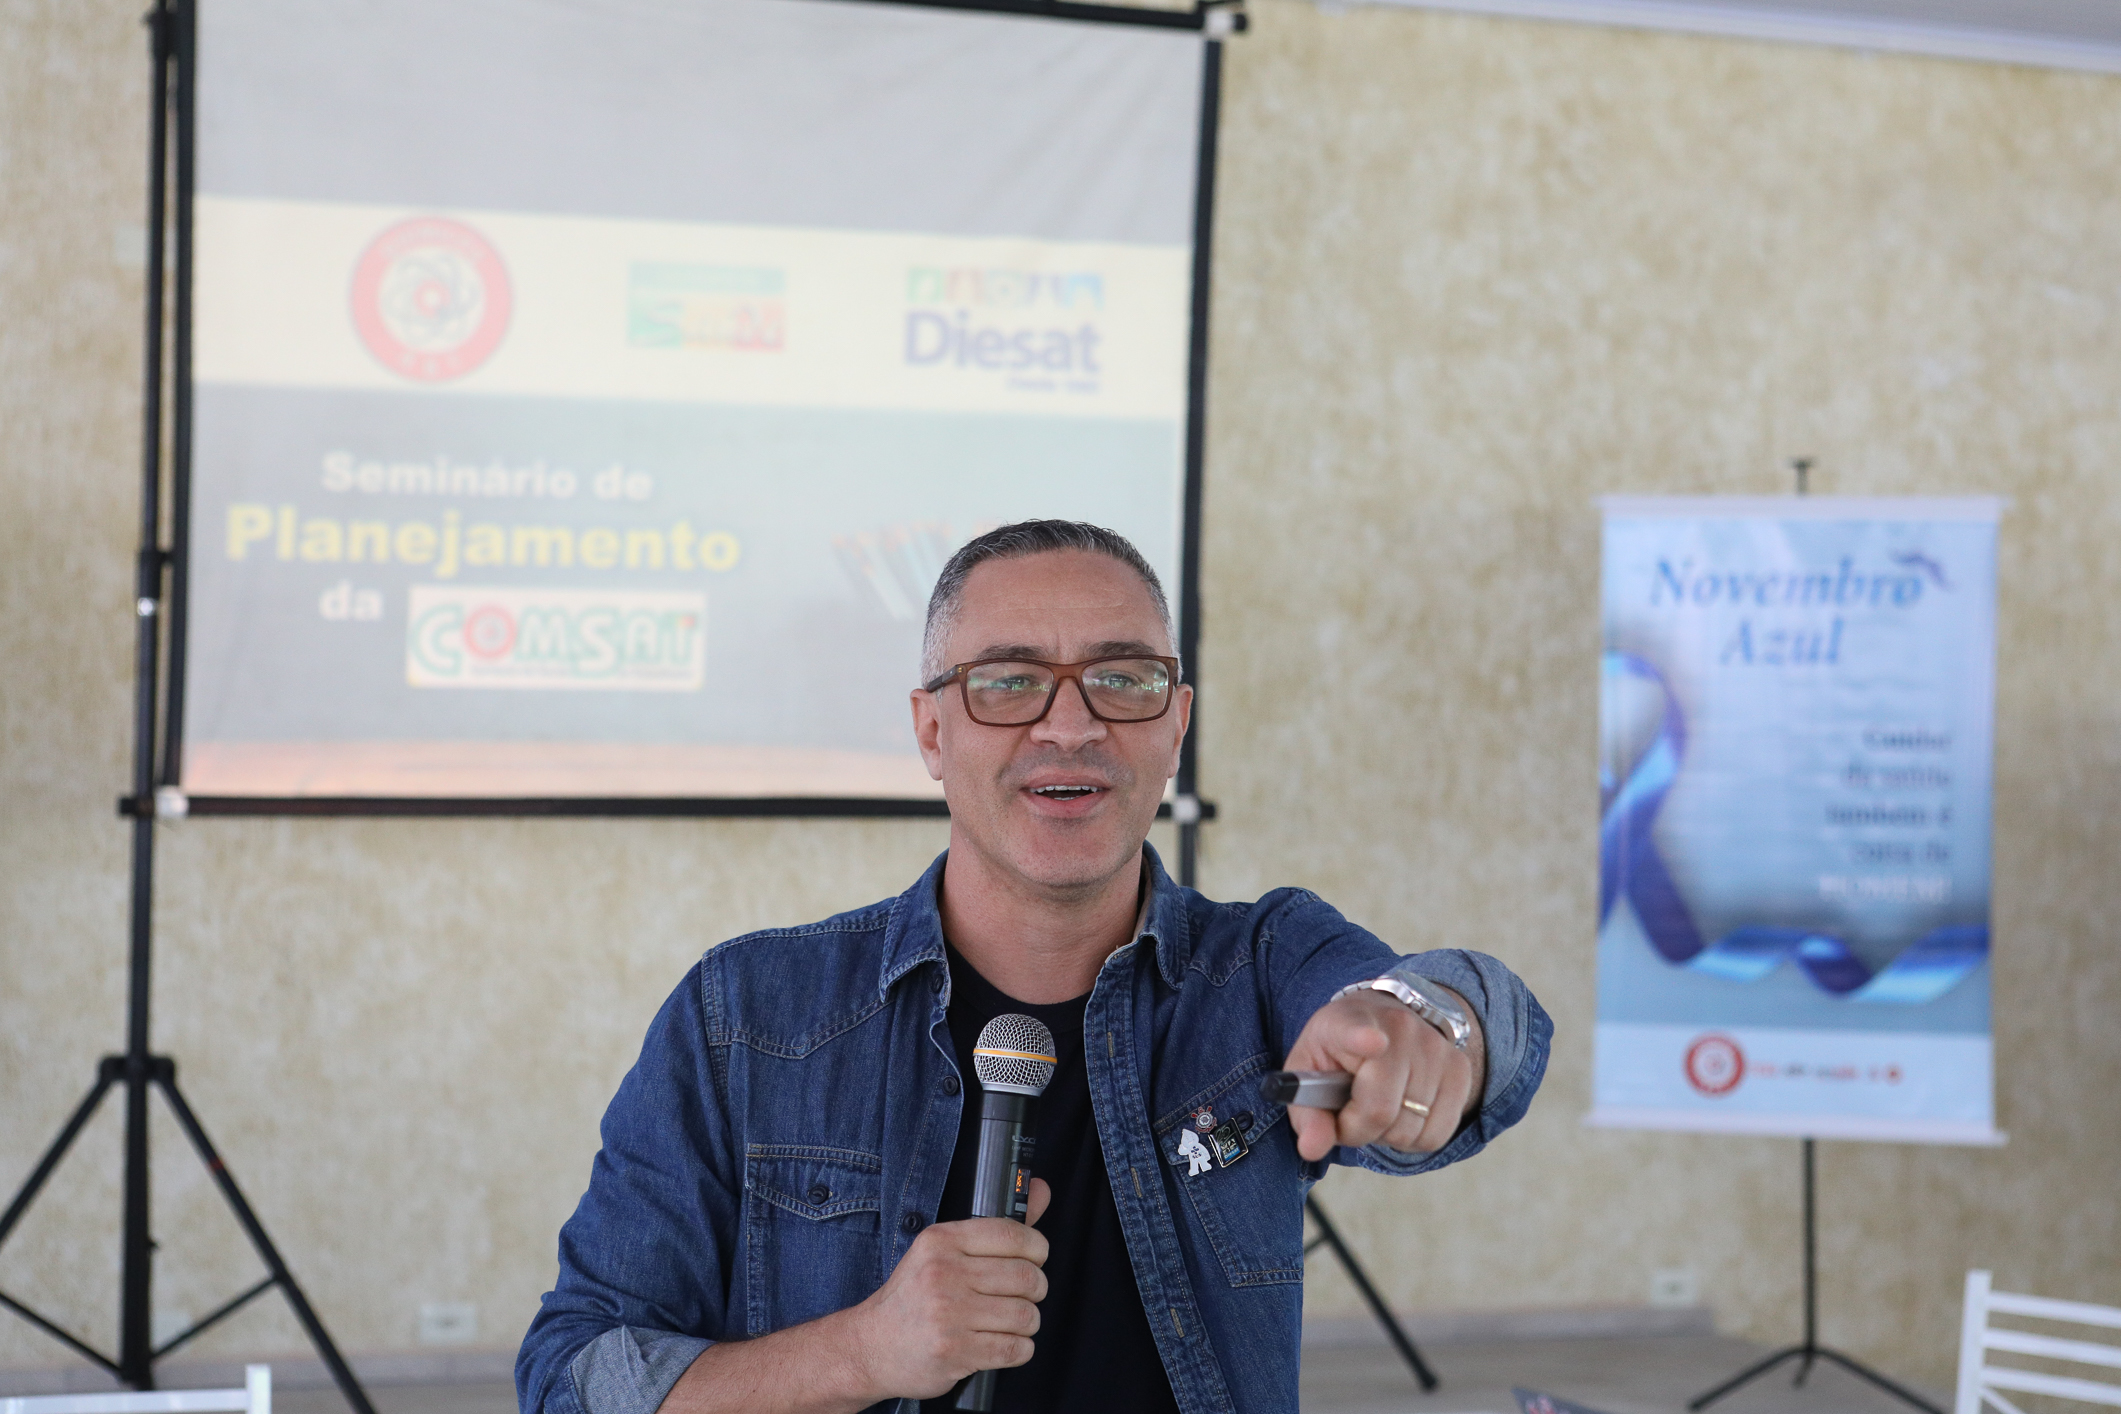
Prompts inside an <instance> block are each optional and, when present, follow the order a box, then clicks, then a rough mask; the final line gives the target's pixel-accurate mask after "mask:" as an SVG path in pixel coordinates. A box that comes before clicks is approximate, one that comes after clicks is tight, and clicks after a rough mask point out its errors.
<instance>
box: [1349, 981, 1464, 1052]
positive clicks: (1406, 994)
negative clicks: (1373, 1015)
mask: <svg viewBox="0 0 2121 1414" xmlns="http://www.w3.org/2000/svg"><path fill="white" fill-rule="evenodd" d="M1427 980H1428V979H1426V978H1420V977H1415V978H1409V977H1404V976H1393V975H1390V974H1387V975H1385V976H1383V977H1373V978H1371V979H1370V980H1369V981H1367V982H1356V983H1353V984H1351V985H1349V986H1346V987H1343V988H1341V989H1340V990H1339V991H1337V992H1335V993H1334V994H1333V996H1332V1000H1333V1001H1336V1002H1337V1001H1339V1000H1340V999H1341V998H1342V997H1345V996H1347V995H1348V994H1349V993H1350V992H1383V993H1384V994H1385V995H1386V996H1388V997H1397V998H1398V999H1399V1000H1400V1001H1403V1002H1405V1003H1406V1004H1407V1005H1408V1006H1410V1007H1412V1008H1413V1009H1414V1014H1415V1015H1416V1016H1418V1017H1420V1018H1421V1019H1422V1020H1423V1021H1426V1022H1428V1023H1429V1025H1431V1026H1433V1027H1435V1028H1436V1029H1437V1030H1438V1031H1441V1032H1442V1033H1443V1037H1444V1039H1445V1040H1446V1041H1449V1042H1450V1043H1451V1044H1452V1045H1454V1046H1456V1047H1458V1049H1459V1050H1461V1051H1462V1050H1464V1049H1465V1048H1466V1042H1467V1041H1468V1040H1470V1039H1472V1036H1473V1024H1472V1023H1471V1022H1470V1021H1467V1020H1466V1014H1465V1013H1464V1012H1463V1011H1460V1010H1459V1009H1458V1007H1457V1005H1456V1004H1455V1003H1453V1002H1449V1001H1446V1000H1444V999H1443V998H1442V997H1440V996H1433V995H1431V994H1430V993H1428V992H1426V991H1424V990H1423V989H1422V987H1421V986H1420V984H1421V983H1422V982H1425V981H1427ZM1429 985H1430V986H1431V987H1433V986H1435V985H1436V984H1435V983H1433V982H1430V983H1429Z"/></svg>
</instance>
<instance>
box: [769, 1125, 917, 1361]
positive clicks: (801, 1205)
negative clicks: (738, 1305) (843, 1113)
mask: <svg viewBox="0 0 2121 1414" xmlns="http://www.w3.org/2000/svg"><path fill="white" fill-rule="evenodd" d="M883 1207H884V1165H883V1160H881V1159H880V1158H878V1157H877V1156H876V1155H874V1154H865V1153H862V1152H860V1151H858V1150H854V1149H834V1148H828V1147H825V1146H821V1145H819V1146H813V1145H799V1144H752V1145H749V1146H747V1147H746V1150H745V1154H744V1244H745V1247H746V1249H747V1260H746V1262H745V1272H744V1281H745V1292H744V1325H745V1333H746V1334H747V1335H753V1336H759V1335H765V1334H766V1333H767V1332H769V1331H777V1330H783V1329H785V1328H787V1327H789V1326H793V1325H799V1324H801V1323H802V1322H804V1321H811V1320H816V1319H817V1318H818V1317H819V1316H826V1315H830V1314H831V1313H832V1312H834V1311H841V1310H845V1309H846V1308H847V1307H849V1306H853V1305H855V1304H856V1303H858V1302H860V1301H862V1300H863V1299H864V1298H866V1297H867V1296H868V1295H869V1293H870V1292H872V1291H874V1290H875V1289H876V1287H877V1284H878V1283H879V1282H880V1281H881V1279H882V1264H883V1244H882V1227H883V1222H882V1214H883Z"/></svg>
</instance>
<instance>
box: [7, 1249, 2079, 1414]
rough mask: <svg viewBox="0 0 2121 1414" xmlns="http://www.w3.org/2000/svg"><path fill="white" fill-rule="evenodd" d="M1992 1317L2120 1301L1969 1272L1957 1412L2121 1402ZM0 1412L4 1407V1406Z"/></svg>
mask: <svg viewBox="0 0 2121 1414" xmlns="http://www.w3.org/2000/svg"><path fill="white" fill-rule="evenodd" d="M1992 1316H2030V1317H2033V1318H2034V1319H2036V1320H2041V1321H2055V1322H2062V1323H2067V1324H2070V1325H2078V1326H2094V1327H2098V1328H2100V1329H2102V1330H2110V1331H2121V1307H2116V1306H2094V1305H2092V1304H2091V1303H2090V1302H2088V1301H2055V1300H2051V1299H2049V1298H2047V1297H2044V1296H2017V1295H2013V1294H2012V1293H2010V1292H2007V1291H1995V1290H1992V1289H1991V1288H1990V1286H1989V1275H1988V1273H1987V1272H1981V1271H1974V1272H1968V1273H1967V1274H1966V1314H1965V1318H1964V1320H1963V1321H1962V1322H1961V1325H1960V1328H1959V1398H1958V1401H1957V1403H1956V1404H1955V1405H1954V1407H1953V1411H1952V1414H1982V1409H1981V1406H1982V1405H1983V1404H1987V1405H1990V1406H1991V1407H1993V1408H1995V1409H1998V1410H2001V1411H2002V1414H2022V1411H2021V1410H2020V1409H2019V1408H2018V1406H2017V1405H2015V1404H2013V1403H2011V1402H2010V1401H2009V1400H2008V1399H2005V1398H2004V1397H2003V1396H2002V1395H2001V1394H1998V1393H1997V1391H1998V1390H2005V1389H2010V1390H2023V1391H2025V1392H2026V1393H2028V1394H2050V1395H2054V1396H2056V1397H2057V1398H2060V1399H2077V1400H2082V1401H2084V1402H2085V1403H2088V1404H2110V1405H2115V1406H2121V1383H2115V1382H2112V1381H2108V1380H2087V1379H2083V1378H2081V1377H2078V1376H2074V1375H2054V1374H2048V1373H2046V1372H2044V1371H2040V1370H2025V1369H2019V1368H2016V1367H2014V1366H2010V1365H1991V1364H1990V1363H1989V1362H1988V1356H1989V1352H1990V1351H1992V1350H2001V1351H2008V1352H2009V1353H2011V1354H2013V1355H2034V1356H2039V1357H2041V1358H2043V1359H2048V1360H2062V1361H2068V1362H2070V1363H2072V1364H2077V1365H2096V1366H2100V1367H2102V1368H2104V1369H2108V1370H2121V1337H2116V1338H2115V1339H2114V1340H2113V1341H2112V1342H2110V1343H2102V1342H2099V1341H2091V1340H2067V1339H2063V1338H2061V1337H2058V1336H2051V1335H2035V1334H2033V1333H2032V1332H2030V1331H2019V1330H1997V1329H1995V1328H1994V1327H1992V1326H1991V1325H1990V1324H1989V1319H1990V1317H1992ZM0 1414H6V1411H5V1410H0Z"/></svg>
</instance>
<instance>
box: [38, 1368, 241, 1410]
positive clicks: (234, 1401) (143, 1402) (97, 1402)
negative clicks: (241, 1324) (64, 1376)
mask: <svg viewBox="0 0 2121 1414" xmlns="http://www.w3.org/2000/svg"><path fill="white" fill-rule="evenodd" d="M0 1414H272V1366H270V1365H245V1366H244V1367H243V1388H241V1389H158V1390H149V1391H147V1392H145V1393H133V1392H131V1391H128V1392H126V1393H123V1394H39V1395H25V1396H22V1397H20V1398H6V1399H0Z"/></svg>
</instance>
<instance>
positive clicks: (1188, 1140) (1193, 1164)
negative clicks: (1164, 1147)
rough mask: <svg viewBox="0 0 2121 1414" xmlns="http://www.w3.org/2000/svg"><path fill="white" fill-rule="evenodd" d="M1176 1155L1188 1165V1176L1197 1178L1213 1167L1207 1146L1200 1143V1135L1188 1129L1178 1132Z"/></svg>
mask: <svg viewBox="0 0 2121 1414" xmlns="http://www.w3.org/2000/svg"><path fill="white" fill-rule="evenodd" d="M1178 1156H1179V1157H1180V1158H1181V1159H1184V1160H1185V1161H1186V1163H1187V1165H1188V1167H1187V1169H1186V1177H1188V1178H1197V1177H1199V1176H1200V1175H1201V1174H1204V1173H1206V1172H1207V1171H1208V1170H1209V1169H1210V1168H1213V1167H1214V1160H1213V1159H1211V1158H1209V1157H1208V1146H1207V1145H1205V1144H1203V1143H1201V1142H1200V1136H1199V1135H1198V1134H1195V1133H1194V1132H1193V1131H1192V1130H1190V1129H1182V1130H1180V1131H1179V1133H1178Z"/></svg>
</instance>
